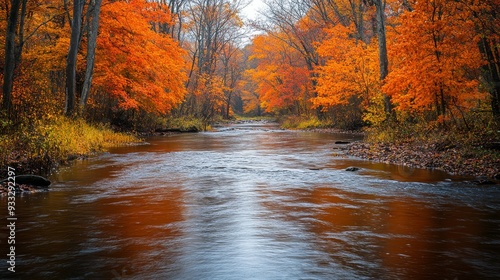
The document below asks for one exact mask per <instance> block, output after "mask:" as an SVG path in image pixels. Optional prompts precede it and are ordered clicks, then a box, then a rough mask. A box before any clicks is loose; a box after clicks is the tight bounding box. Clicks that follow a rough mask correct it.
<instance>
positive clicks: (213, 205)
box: [0, 124, 500, 279]
mask: <svg viewBox="0 0 500 280" xmlns="http://www.w3.org/2000/svg"><path fill="white" fill-rule="evenodd" d="M356 139H359V137H357V136H355V135H347V134H338V135H336V134H322V133H315V132H297V131H283V130H278V129H277V128H276V127H275V126H273V125H271V124H239V125H232V126H229V127H223V128H219V130H218V131H215V132H207V133H197V134H180V135H172V136H163V137H154V138H151V139H148V142H149V145H140V146H133V147H122V148H116V149H113V150H111V151H110V152H109V153H107V154H104V155H101V156H98V157H95V158H91V159H88V160H85V161H79V162H76V163H75V164H74V165H73V166H71V167H67V168H63V169H62V170H61V171H60V172H58V173H57V174H55V175H54V176H53V177H52V178H51V179H52V180H53V181H54V184H53V186H52V190H51V191H50V192H47V193H37V194H32V195H24V196H22V197H18V199H17V206H18V207H17V217H18V223H17V225H18V227H17V232H16V234H17V235H16V238H17V247H16V248H17V249H16V250H17V251H16V253H17V263H16V271H17V272H16V273H15V275H14V274H12V273H8V272H7V271H6V270H7V265H6V262H5V257H3V258H4V261H2V263H3V265H2V266H0V267H1V268H2V271H0V277H1V278H8V277H12V276H13V275H14V276H15V277H16V278H23V279H42V278H43V279H497V278H498V276H499V275H500V261H499V259H500V188H499V187H498V186H489V187H478V186H475V185H474V184H471V183H468V182H467V181H464V178H458V177H452V176H449V175H447V174H445V173H442V172H435V171H434V172H432V171H428V170H414V169H408V168H405V167H401V166H394V165H385V164H376V163H370V162H367V161H362V160H358V159H353V158H349V157H345V156H344V155H343V153H342V150H339V149H337V148H338V146H337V145H335V144H334V142H335V141H337V140H348V141H350V140H356ZM348 166H358V167H361V168H362V169H361V170H360V171H357V172H347V171H345V170H344V169H345V168H346V167H348ZM1 201H2V205H4V206H5V205H6V199H5V198H2V200H1ZM4 217H6V215H4ZM4 221H6V220H5V219H4ZM3 236H4V237H2V240H1V243H0V245H1V246H0V249H1V250H2V251H1V252H3V253H2V255H3V256H5V255H6V253H8V252H7V245H6V238H5V234H4V235H3Z"/></svg>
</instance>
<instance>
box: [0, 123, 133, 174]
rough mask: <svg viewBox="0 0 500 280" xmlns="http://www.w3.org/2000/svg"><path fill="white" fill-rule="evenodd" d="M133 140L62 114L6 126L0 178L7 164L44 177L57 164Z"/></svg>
mask: <svg viewBox="0 0 500 280" xmlns="http://www.w3.org/2000/svg"><path fill="white" fill-rule="evenodd" d="M137 142H140V140H139V139H138V138H137V137H135V136H133V135H130V134H125V133H119V132H115V131H113V130H112V129H111V128H110V127H108V126H105V125H91V124H88V123H87V122H85V121H84V120H81V119H77V120H73V119H68V118H64V117H58V118H54V119H51V120H44V121H36V122H33V123H29V124H20V125H17V126H16V127H6V128H5V130H4V131H3V133H2V134H1V135H0V150H1V151H2V153H1V157H0V167H1V170H2V172H3V175H0V178H4V177H7V171H6V170H7V168H8V167H11V168H14V169H15V170H16V174H19V175H20V174H36V175H42V176H46V175H49V174H50V173H51V172H52V171H53V170H54V169H55V168H57V167H58V166H59V165H61V164H63V165H64V164H68V163H69V162H70V161H72V160H75V159H79V158H80V159H81V158H86V157H88V156H91V155H93V154H97V153H100V152H103V151H105V150H106V149H107V148H110V147H113V146H119V145H127V144H131V143H137Z"/></svg>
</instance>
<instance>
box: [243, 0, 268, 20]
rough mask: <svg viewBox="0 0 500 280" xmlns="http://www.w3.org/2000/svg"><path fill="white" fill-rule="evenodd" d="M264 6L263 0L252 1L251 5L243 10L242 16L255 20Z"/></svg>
mask: <svg viewBox="0 0 500 280" xmlns="http://www.w3.org/2000/svg"><path fill="white" fill-rule="evenodd" d="M264 6H265V5H264V2H262V0H251V1H250V4H249V5H248V6H247V7H246V8H244V9H243V10H242V15H243V16H244V17H246V18H248V19H252V20H255V19H256V18H257V16H258V11H262V9H263V7H264Z"/></svg>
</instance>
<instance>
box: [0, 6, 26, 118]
mask: <svg viewBox="0 0 500 280" xmlns="http://www.w3.org/2000/svg"><path fill="white" fill-rule="evenodd" d="M10 2H11V5H10V12H9V16H8V18H7V31H6V36H5V65H4V72H3V87H2V89H3V95H2V98H3V99H2V109H3V110H4V111H5V112H6V113H7V116H8V117H9V118H10V117H11V113H12V87H13V83H14V74H15V70H16V68H17V67H18V65H19V63H20V62H21V54H22V51H23V44H24V38H23V34H24V22H25V17H26V4H27V0H11V1H10ZM18 24H19V26H18ZM16 33H17V35H18V36H19V38H18V43H16Z"/></svg>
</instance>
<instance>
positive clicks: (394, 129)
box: [365, 114, 500, 160]
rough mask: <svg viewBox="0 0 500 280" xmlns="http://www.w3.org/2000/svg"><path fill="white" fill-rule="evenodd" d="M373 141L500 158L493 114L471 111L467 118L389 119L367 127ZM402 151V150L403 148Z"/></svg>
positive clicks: (499, 132)
mask: <svg viewBox="0 0 500 280" xmlns="http://www.w3.org/2000/svg"><path fill="white" fill-rule="evenodd" d="M365 131H366V137H365V141H366V142H368V143H372V144H376V143H378V144H387V145H402V146H410V147H421V148H426V149H428V150H432V151H435V152H436V153H447V152H448V151H451V150H453V151H455V152H456V153H457V154H458V155H459V157H460V158H457V159H456V160H461V159H471V158H476V159H479V158H485V157H487V158H489V159H491V160H498V159H500V129H499V125H498V124H497V123H496V122H495V121H494V120H493V118H492V117H490V116H485V115H481V114H470V115H469V116H468V118H467V121H465V120H464V121H461V122H459V121H456V120H454V121H450V120H448V121H440V122H438V121H431V122H424V121H417V122H415V121H414V122H395V121H393V122H388V123H385V124H383V125H381V126H378V127H370V128H366V129H365ZM402 152H403V151H402Z"/></svg>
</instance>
